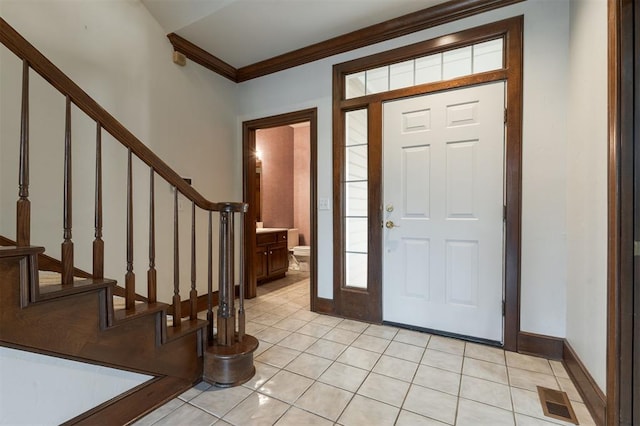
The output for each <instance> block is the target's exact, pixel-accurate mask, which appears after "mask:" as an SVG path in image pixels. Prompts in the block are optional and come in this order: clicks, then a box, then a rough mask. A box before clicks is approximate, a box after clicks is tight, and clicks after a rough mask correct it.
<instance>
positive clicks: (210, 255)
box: [207, 212, 213, 345]
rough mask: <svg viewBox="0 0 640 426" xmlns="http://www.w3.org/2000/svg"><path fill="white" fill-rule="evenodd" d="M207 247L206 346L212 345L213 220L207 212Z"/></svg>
mask: <svg viewBox="0 0 640 426" xmlns="http://www.w3.org/2000/svg"><path fill="white" fill-rule="evenodd" d="M207 245H208V247H207V258H208V262H207V263H208V265H207V271H208V274H207V321H208V322H209V325H208V326H207V344H208V345H211V344H212V343H213V219H212V213H211V212H209V238H208V244H207Z"/></svg>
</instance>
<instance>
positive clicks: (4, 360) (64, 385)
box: [0, 347, 152, 425]
mask: <svg viewBox="0 0 640 426" xmlns="http://www.w3.org/2000/svg"><path fill="white" fill-rule="evenodd" d="M0 377H2V380H0V424H2V425H57V424H60V423H62V422H64V421H67V420H69V419H72V418H74V417H76V416H78V415H79V414H82V413H84V412H85V411H87V410H90V409H91V408H93V407H95V406H97V405H100V404H102V403H103V402H105V401H108V400H110V399H111V398H115V397H116V396H118V395H120V394H121V393H124V392H126V391H128V390H129V389H132V388H134V387H136V386H138V385H140V384H142V383H144V382H146V381H147V380H150V379H152V377H151V376H147V375H145V374H138V373H131V372H129V371H122V370H116V369H114V368H107V367H100V366H97V365H91V364H85V363H81V362H77V361H69V360H66V359H62V358H54V357H51V356H45V355H38V354H34V353H30V352H24V351H18V350H15V349H9V348H3V347H0Z"/></svg>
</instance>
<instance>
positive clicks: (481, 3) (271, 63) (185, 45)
mask: <svg viewBox="0 0 640 426" xmlns="http://www.w3.org/2000/svg"><path fill="white" fill-rule="evenodd" d="M522 1H525V0H451V1H448V2H446V3H442V4H439V5H436V6H433V7H429V8H427V9H423V10H419V11H417V12H413V13H409V14H407V15H403V16H400V17H398V18H394V19H390V20H388V21H384V22H381V23H379V24H375V25H371V26H369V27H365V28H362V29H360V30H356V31H352V32H350V33H347V34H343V35H340V36H337V37H334V38H331V39H329V40H325V41H321V42H319V43H315V44H312V45H309V46H306V47H303V48H301V49H297V50H293V51H291V52H288V53H284V54H282V55H279V56H275V57H273V58H270V59H266V60H264V61H260V62H256V63H255V64H251V65H247V66H244V67H241V68H234V67H233V66H231V65H230V64H228V63H226V62H224V61H223V60H221V59H219V58H217V57H216V56H214V55H212V54H211V53H209V52H207V51H206V50H204V49H202V48H200V47H198V46H196V45H195V44H193V43H191V42H190V41H189V40H186V39H184V38H182V37H180V36H179V35H177V34H175V33H171V34H169V35H168V36H167V37H168V38H169V41H170V42H171V44H172V45H173V48H174V50H176V51H177V52H180V53H182V54H184V55H185V56H186V57H187V58H189V59H191V60H192V61H194V62H197V63H198V64H200V65H202V66H203V67H205V68H208V69H210V70H211V71H213V72H215V73H218V74H220V75H221V76H223V77H226V78H228V79H229V80H231V81H234V82H236V83H240V82H243V81H247V80H252V79H254V78H258V77H262V76H265V75H268V74H273V73H276V72H279V71H283V70H286V69H289V68H293V67H296V66H299V65H303V64H306V63H309V62H313V61H317V60H319V59H324V58H327V57H329V56H333V55H337V54H339V53H344V52H348V51H350V50H354V49H359V48H361V47H365V46H369V45H372V44H375V43H380V42H383V41H386V40H390V39H393V38H396V37H401V36H404V35H407V34H411V33H414V32H416V31H421V30H425V29H427V28H431V27H435V26H437V25H442V24H446V23H448V22H452V21H456V20H458V19H462V18H467V17H469V16H473V15H477V14H479V13H484V12H488V11H490V10H494V9H499V8H501V7H505V6H509V5H511V4H515V3H520V2H522Z"/></svg>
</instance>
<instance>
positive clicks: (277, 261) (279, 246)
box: [255, 230, 289, 282]
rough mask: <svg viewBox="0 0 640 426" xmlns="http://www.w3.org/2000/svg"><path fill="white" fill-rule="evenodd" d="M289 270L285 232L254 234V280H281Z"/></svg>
mask: <svg viewBox="0 0 640 426" xmlns="http://www.w3.org/2000/svg"><path fill="white" fill-rule="evenodd" d="M288 269H289V247H288V245H287V231H286V230H284V231H273V232H261V233H259V234H256V257H255V273H256V280H257V281H258V282H261V281H270V280H274V279H277V278H283V277H284V276H285V274H286V272H287V270H288Z"/></svg>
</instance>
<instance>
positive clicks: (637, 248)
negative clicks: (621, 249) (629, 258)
mask: <svg viewBox="0 0 640 426" xmlns="http://www.w3.org/2000/svg"><path fill="white" fill-rule="evenodd" d="M633 255H634V256H640V241H634V242H633Z"/></svg>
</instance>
